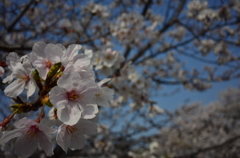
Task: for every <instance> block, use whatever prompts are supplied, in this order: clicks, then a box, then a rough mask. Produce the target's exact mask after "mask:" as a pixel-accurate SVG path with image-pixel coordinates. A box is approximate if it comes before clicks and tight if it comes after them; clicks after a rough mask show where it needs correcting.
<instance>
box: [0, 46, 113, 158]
mask: <svg viewBox="0 0 240 158" xmlns="http://www.w3.org/2000/svg"><path fill="white" fill-rule="evenodd" d="M79 51H83V53H80V54H79ZM91 57H92V51H91V50H88V49H85V50H83V49H82V46H81V45H77V44H73V45H70V46H68V48H67V49H66V48H65V47H64V46H63V45H61V44H46V43H44V42H37V43H36V44H34V46H33V49H32V52H31V53H29V54H27V55H25V56H23V57H19V56H18V55H17V53H14V52H11V53H9V55H8V56H7V58H6V63H7V65H8V68H9V70H10V71H11V73H10V74H9V75H8V76H7V77H6V78H5V79H4V80H3V82H4V83H8V84H9V85H8V86H7V87H6V88H5V90H4V93H5V95H6V96H8V97H10V98H13V100H14V101H15V103H14V104H13V105H11V107H12V109H13V111H14V112H13V113H12V114H11V115H10V116H8V117H6V118H5V119H4V120H3V121H2V123H1V124H0V126H1V128H2V129H5V130H6V128H7V125H8V124H9V122H10V121H11V119H12V118H13V117H14V115H15V114H21V113H26V112H29V111H37V110H38V109H41V110H40V113H39V115H38V116H37V117H36V119H35V120H31V119H28V118H27V117H23V118H21V119H19V120H18V121H16V122H15V123H14V124H13V125H14V126H15V129H14V130H11V131H4V132H3V134H2V137H1V139H0V143H1V144H5V143H6V142H8V141H9V140H11V139H13V138H17V139H16V142H15V145H14V151H15V154H16V155H18V156H21V157H29V156H31V155H32V154H33V153H34V152H35V151H36V149H37V148H38V145H39V146H40V147H41V148H42V149H43V150H44V151H45V153H46V155H47V156H52V155H53V154H54V153H53V147H54V144H53V142H52V137H53V136H55V135H56V143H57V144H58V145H59V146H60V147H61V148H62V149H63V150H64V151H65V152H66V153H67V151H68V148H69V149H72V150H75V149H81V148H83V146H84V142H85V135H92V134H96V133H97V128H98V127H97V124H96V123H95V122H93V121H90V120H89V119H93V118H95V117H96V115H97V113H98V111H99V110H98V105H100V106H104V107H108V106H109V103H108V101H109V100H110V99H112V98H113V94H114V92H113V90H112V89H109V88H108V87H106V86H104V84H105V83H106V82H108V81H109V80H110V79H109V78H106V79H103V80H102V81H100V82H98V83H96V82H95V74H94V71H93V69H92V65H91ZM0 70H1V74H3V72H4V71H2V68H1V69H0ZM3 70H4V69H3ZM19 95H26V96H27V98H28V100H30V99H31V98H30V97H31V96H34V95H36V96H37V97H38V99H37V100H36V101H31V102H24V101H22V100H21V98H20V97H19ZM46 106H49V107H52V109H51V110H50V111H49V117H50V119H49V120H48V121H46V118H44V115H45V114H44V108H45V107H46ZM49 122H52V123H49ZM54 133H57V134H55V135H53V134H54ZM23 144H24V145H23Z"/></svg>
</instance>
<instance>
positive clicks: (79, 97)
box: [50, 72, 99, 125]
mask: <svg viewBox="0 0 240 158" xmlns="http://www.w3.org/2000/svg"><path fill="white" fill-rule="evenodd" d="M57 85H58V86H56V87H54V88H53V89H52V90H51V92H50V101H51V102H52V104H53V105H54V107H55V108H57V109H58V110H57V115H58V117H59V120H61V121H62V122H64V123H65V124H68V125H74V124H76V123H77V122H78V120H79V119H80V117H81V114H82V113H84V114H85V115H86V116H85V117H88V118H93V117H95V115H96V113H97V112H98V110H97V106H96V105H95V104H94V103H95V102H94V101H93V97H94V94H96V93H97V92H98V91H99V88H98V85H97V84H96V83H95V82H93V81H92V80H89V79H82V78H81V77H80V75H79V74H78V73H76V72H72V73H66V74H64V75H63V76H62V77H61V78H60V79H59V80H58V82H57Z"/></svg>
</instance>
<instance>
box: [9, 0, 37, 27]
mask: <svg viewBox="0 0 240 158" xmlns="http://www.w3.org/2000/svg"><path fill="white" fill-rule="evenodd" d="M34 1H35V0H30V1H29V2H28V4H27V5H26V7H25V8H24V9H23V10H22V12H21V13H20V14H19V15H18V16H17V17H16V18H15V19H14V20H13V22H12V23H11V24H10V26H9V27H8V28H7V32H11V31H12V29H13V28H14V26H15V25H16V24H17V22H18V21H19V20H20V19H21V18H22V16H23V15H24V14H25V13H26V12H27V11H28V9H29V8H30V6H31V5H32V4H33V3H34Z"/></svg>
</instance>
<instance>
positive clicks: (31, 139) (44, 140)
mask: <svg viewBox="0 0 240 158" xmlns="http://www.w3.org/2000/svg"><path fill="white" fill-rule="evenodd" d="M14 126H15V127H16V129H15V130H12V131H6V132H4V133H3V135H2V138H1V139H0V143H1V144H4V143H6V142H8V141H9V140H11V139H13V138H16V137H18V138H17V140H16V142H15V145H14V151H15V154H16V155H18V156H21V157H29V156H31V155H32V154H33V153H34V152H35V151H36V150H37V147H38V144H39V145H40V147H41V148H42V149H43V150H44V151H45V153H46V155H47V156H52V155H53V145H52V141H51V134H53V133H55V132H56V130H55V129H53V128H49V127H47V126H45V125H42V124H40V123H36V122H34V121H32V120H29V119H27V118H26V117H24V118H22V119H20V120H18V121H16V122H15V123H14Z"/></svg>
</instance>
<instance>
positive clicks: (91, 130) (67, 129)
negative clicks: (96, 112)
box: [56, 118, 97, 153]
mask: <svg viewBox="0 0 240 158" xmlns="http://www.w3.org/2000/svg"><path fill="white" fill-rule="evenodd" d="M96 133H97V124H95V123H93V122H90V121H88V120H85V119H83V118H81V119H80V120H79V121H78V122H77V123H76V124H75V125H72V126H71V125H65V124H62V125H61V126H60V127H59V128H58V133H57V137H56V140H57V144H58V145H59V146H61V147H62V149H63V150H64V151H65V152H66V153H67V150H68V148H70V149H73V150H76V149H82V148H83V146H84V143H85V137H84V135H93V134H96Z"/></svg>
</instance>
